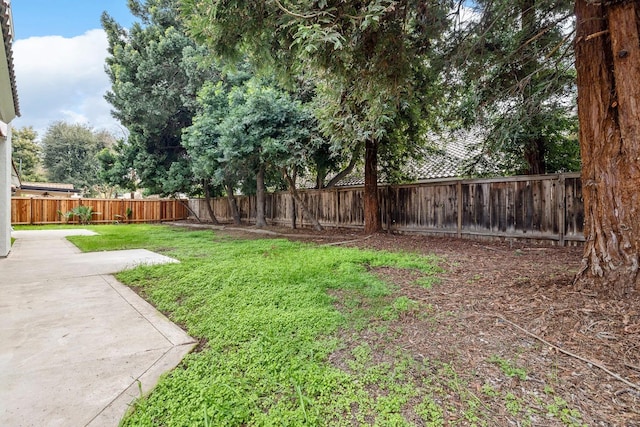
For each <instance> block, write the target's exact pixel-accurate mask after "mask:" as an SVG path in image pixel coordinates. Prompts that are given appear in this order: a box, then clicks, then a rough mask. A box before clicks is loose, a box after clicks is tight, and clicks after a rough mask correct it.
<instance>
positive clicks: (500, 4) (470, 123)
mask: <svg viewBox="0 0 640 427" xmlns="http://www.w3.org/2000/svg"><path fill="white" fill-rule="evenodd" d="M571 5H572V0H517V1H513V0H478V1H475V2H473V3H472V4H471V7H472V12H473V13H470V12H469V10H468V9H467V8H461V9H460V12H461V13H460V15H461V19H460V20H459V21H458V25H457V26H456V28H455V30H454V31H453V34H454V35H455V36H454V37H451V41H452V43H453V47H452V52H451V53H450V54H449V55H448V57H449V59H450V61H451V65H452V67H450V68H449V73H448V75H447V79H448V81H449V82H450V86H449V87H450V88H451V89H453V92H454V93H455V95H454V96H452V98H451V99H454V100H455V99H457V101H456V102H452V103H450V104H449V105H447V107H448V108H451V109H452V111H453V112H452V119H453V120H452V121H453V123H455V125H456V126H460V127H463V128H467V129H474V130H475V132H478V130H480V133H481V134H482V136H483V138H484V143H483V145H484V146H483V147H482V150H477V152H478V153H479V156H486V155H487V154H489V155H490V156H491V157H492V159H494V161H495V163H496V164H497V165H498V168H499V169H500V170H503V171H506V172H507V173H525V174H541V173H547V172H557V171H558V169H565V170H566V169H567V168H574V169H575V167H576V166H579V161H578V158H577V157H575V158H574V159H575V161H574V162H573V164H572V163H571V162H567V161H559V160H562V157H563V152H564V153H569V154H571V155H575V154H576V152H577V151H578V150H577V144H578V143H577V140H576V138H575V137H574V136H575V134H576V128H577V117H576V115H575V108H574V103H573V98H574V94H575V70H574V68H573V52H572V50H571V44H570V43H569V42H568V40H569V39H570V37H571V31H570V29H571V26H568V25H567V22H568V21H569V18H570V17H571ZM462 15H464V16H462ZM576 170H577V169H576Z"/></svg>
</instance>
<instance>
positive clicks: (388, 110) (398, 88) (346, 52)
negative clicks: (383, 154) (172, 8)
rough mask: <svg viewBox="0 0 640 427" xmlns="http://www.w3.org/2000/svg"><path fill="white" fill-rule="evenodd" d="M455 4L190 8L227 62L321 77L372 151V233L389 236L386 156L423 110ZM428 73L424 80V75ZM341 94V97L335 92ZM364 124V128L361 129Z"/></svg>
mask: <svg viewBox="0 0 640 427" xmlns="http://www.w3.org/2000/svg"><path fill="white" fill-rule="evenodd" d="M450 3H451V2H450V1H445V0H442V1H431V2H422V1H417V0H401V1H388V0H375V1H371V2H357V1H349V2H347V1H342V0H328V1H320V2H318V1H311V0H309V1H267V0H261V1H256V2H244V1H240V0H234V1H224V2H223V1H213V2H211V1H202V0H184V1H183V2H182V4H183V16H184V17H185V19H186V21H187V23H188V26H189V28H190V30H191V33H192V34H193V35H194V37H196V38H197V39H199V40H202V41H205V42H207V43H209V44H210V45H211V46H212V47H213V48H214V49H215V51H216V52H217V53H218V54H220V55H225V56H231V57H233V56H235V57H237V56H239V55H240V53H241V52H247V51H249V52H250V53H251V57H252V58H254V59H255V60H256V63H257V64H262V65H263V66H267V67H271V68H272V69H279V70H281V71H284V72H285V74H295V73H296V72H299V71H300V70H302V69H305V68H308V69H312V70H314V71H315V72H316V73H317V75H318V76H320V77H321V78H323V79H324V80H325V81H326V82H327V86H328V87H334V88H337V91H338V92H339V93H342V94H346V95H347V96H343V97H340V98H339V99H338V102H339V103H340V104H341V105H343V106H344V107H345V108H344V109H345V111H350V112H357V114H354V115H352V116H351V119H350V120H351V123H355V124H356V125H357V126H356V128H357V129H358V130H359V132H358V135H359V137H360V139H359V141H357V142H358V143H362V144H364V146H365V200H364V209H365V231H367V232H375V231H378V230H380V229H381V221H380V211H379V204H378V192H377V181H378V170H377V163H378V150H379V148H380V145H381V144H385V143H388V142H389V141H390V138H388V134H389V133H390V131H391V130H392V129H393V124H394V123H395V121H396V118H397V116H398V114H399V113H400V112H401V111H402V110H404V109H406V108H408V107H410V106H413V105H416V104H418V101H417V99H418V98H420V95H421V93H420V91H419V90H416V87H417V86H418V85H419V83H420V80H421V79H425V77H426V76H429V74H428V73H425V72H424V70H425V68H427V69H428V68H429V67H430V66H431V64H432V63H431V62H430V60H429V58H430V55H431V53H432V52H433V46H434V41H436V40H438V39H439V38H440V37H442V35H443V31H444V28H445V26H446V21H447V20H446V15H447V12H448V10H449V7H450ZM417 70H420V72H419V73H417V72H416V71H417ZM334 93H335V92H334ZM356 122H357V123H356Z"/></svg>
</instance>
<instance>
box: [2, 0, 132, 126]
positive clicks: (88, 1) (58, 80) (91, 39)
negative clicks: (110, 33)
mask: <svg viewBox="0 0 640 427" xmlns="http://www.w3.org/2000/svg"><path fill="white" fill-rule="evenodd" d="M11 9H12V14H13V24H14V32H15V40H14V45H13V50H14V65H15V70H16V81H17V89H18V98H19V101H20V110H21V117H19V118H17V119H15V120H14V121H13V123H12V124H13V125H14V126H15V127H18V128H21V127H24V126H32V127H33V128H34V129H35V130H36V131H37V132H38V134H39V136H42V135H43V134H44V132H45V131H46V128H47V127H48V126H49V125H50V124H52V123H54V122H56V121H59V120H63V121H66V122H71V123H83V124H87V125H89V126H91V127H93V128H95V129H106V130H108V131H110V132H112V133H114V135H115V136H116V137H122V136H123V135H122V134H123V129H122V127H121V126H120V125H119V123H117V121H116V120H115V119H113V118H112V117H111V114H110V106H109V104H108V103H107V102H106V101H105V100H104V98H103V96H104V93H105V92H106V91H107V90H108V89H109V88H110V82H109V79H108V77H107V76H106V74H105V72H104V60H105V58H106V56H107V40H106V35H105V33H104V31H102V28H101V25H100V16H101V14H102V12H103V11H107V12H108V13H109V14H110V15H111V16H113V17H114V18H115V19H116V21H117V22H118V23H120V24H121V25H123V26H124V27H126V28H129V27H130V26H131V24H132V23H133V21H134V17H133V16H132V15H131V14H130V12H129V9H128V7H127V0H13V1H12V2H11Z"/></svg>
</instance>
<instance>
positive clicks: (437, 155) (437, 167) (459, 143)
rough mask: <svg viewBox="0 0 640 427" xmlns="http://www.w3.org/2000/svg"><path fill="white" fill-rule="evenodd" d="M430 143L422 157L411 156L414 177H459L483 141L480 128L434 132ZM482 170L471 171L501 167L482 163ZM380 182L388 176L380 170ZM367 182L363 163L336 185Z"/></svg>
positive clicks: (465, 172)
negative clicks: (464, 130)
mask: <svg viewBox="0 0 640 427" xmlns="http://www.w3.org/2000/svg"><path fill="white" fill-rule="evenodd" d="M429 140H430V142H431V146H430V147H427V148H424V149H423V150H422V158H415V159H410V160H409V161H408V162H407V163H406V165H405V169H404V172H405V173H406V174H407V175H408V176H409V177H411V178H412V180H413V181H424V180H429V179H444V178H457V177H462V176H466V175H469V173H470V171H468V170H467V169H469V166H470V164H471V163H472V159H473V158H474V157H477V156H478V154H479V151H478V150H479V149H480V147H481V145H482V136H481V134H480V133H479V132H466V133H462V132H456V133H450V134H447V135H431V136H430V137H429ZM479 167H480V168H482V170H476V169H477V168H472V169H474V170H473V171H472V173H477V174H485V175H486V174H487V173H492V172H494V173H498V171H490V170H487V168H489V167H490V166H489V165H488V164H484V165H482V166H479ZM378 181H379V183H381V184H383V183H386V178H385V177H384V176H383V175H382V174H381V175H380V177H379V179H378ZM351 185H364V171H363V169H362V167H360V168H359V169H356V170H355V171H354V172H353V173H352V174H351V175H349V176H347V177H346V178H344V179H343V180H341V181H340V182H339V183H338V184H337V186H339V187H346V186H351Z"/></svg>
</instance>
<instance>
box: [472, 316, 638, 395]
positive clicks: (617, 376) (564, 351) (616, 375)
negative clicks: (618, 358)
mask: <svg viewBox="0 0 640 427" xmlns="http://www.w3.org/2000/svg"><path fill="white" fill-rule="evenodd" d="M477 314H479V315H481V316H487V317H495V318H498V319H500V320H502V321H503V322H505V323H507V324H509V325H511V326H513V327H514V328H516V329H518V330H520V331H522V332H524V333H525V334H527V335H529V336H530V337H533V338H535V339H537V340H538V341H540V342H541V343H543V344H545V345H548V346H549V347H551V348H553V349H554V350H557V351H559V352H560V353H564V354H566V355H567V356H571V357H573V358H576V359H578V360H581V361H583V362H585V363H587V364H590V365H593V366H595V367H597V368H600V369H601V370H603V371H604V372H606V373H607V374H609V375H611V376H612V377H613V378H615V379H617V380H618V381H622V382H623V383H625V384H626V385H628V386H629V387H632V388H634V389H636V390H639V391H640V385H638V384H634V383H632V382H631V381H629V380H626V379H624V378H622V377H621V376H620V375H618V374H616V373H615V372H613V371H611V370H609V369H608V368H607V367H605V366H604V365H602V364H600V363H598V362H594V361H592V360H589V359H587V358H585V357H582V356H580V355H578V354H575V353H572V352H570V351H569V350H565V349H563V348H560V347H558V346H557V345H554V344H551V343H550V342H549V341H547V340H545V339H544V338H542V337H540V336H538V335H536V334H534V333H533V332H530V331H528V330H526V329H525V328H523V327H522V326H520V325H518V324H516V323H513V322H512V321H510V320H508V319H506V318H505V317H504V316H501V315H499V314H493V313H477Z"/></svg>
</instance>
